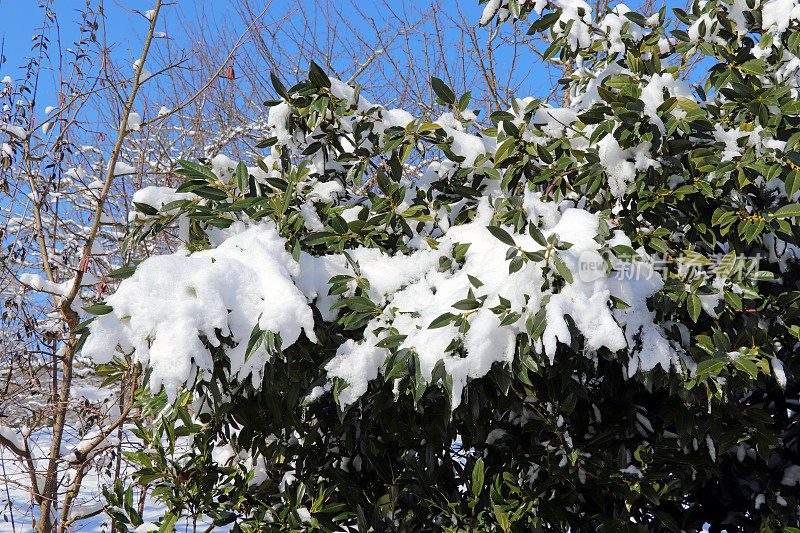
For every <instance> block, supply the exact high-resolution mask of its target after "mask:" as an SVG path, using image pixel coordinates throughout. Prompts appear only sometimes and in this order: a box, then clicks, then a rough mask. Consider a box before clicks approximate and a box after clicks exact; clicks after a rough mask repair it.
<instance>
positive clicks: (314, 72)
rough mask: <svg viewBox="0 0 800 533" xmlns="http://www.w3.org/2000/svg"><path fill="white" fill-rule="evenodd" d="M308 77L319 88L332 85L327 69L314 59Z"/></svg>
mask: <svg viewBox="0 0 800 533" xmlns="http://www.w3.org/2000/svg"><path fill="white" fill-rule="evenodd" d="M308 79H309V80H310V81H311V83H313V84H314V85H316V86H317V87H319V88H323V87H325V88H327V87H330V86H331V80H329V79H328V76H327V74H325V71H324V70H322V67H320V66H319V65H317V64H316V63H314V62H313V61H312V62H311V64H310V65H309V67H308Z"/></svg>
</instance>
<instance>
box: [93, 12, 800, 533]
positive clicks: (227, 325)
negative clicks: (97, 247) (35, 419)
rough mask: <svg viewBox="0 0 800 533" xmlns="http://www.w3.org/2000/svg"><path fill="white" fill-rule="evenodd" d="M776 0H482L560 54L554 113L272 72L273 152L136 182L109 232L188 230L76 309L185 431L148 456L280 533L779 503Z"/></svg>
mask: <svg viewBox="0 0 800 533" xmlns="http://www.w3.org/2000/svg"><path fill="white" fill-rule="evenodd" d="M784 4H786V2H784V1H783V0H770V1H769V2H766V3H764V4H763V5H762V4H760V3H759V2H758V0H752V1H750V2H749V3H745V2H742V1H740V0H733V1H732V2H726V1H723V0H717V1H710V2H695V3H694V4H693V5H692V6H691V10H690V11H689V12H684V11H682V10H680V9H675V10H673V12H674V18H668V16H667V11H666V9H664V8H662V9H661V10H659V11H658V12H655V13H651V14H648V16H644V15H642V14H639V13H637V12H633V11H630V10H629V9H628V8H626V7H625V6H624V5H619V6H616V7H613V8H612V9H609V10H607V12H605V13H601V14H600V16H595V14H593V13H592V11H591V8H590V6H589V5H588V4H587V3H585V2H583V1H582V0H557V1H556V0H553V1H551V2H544V1H537V2H517V1H516V0H503V1H498V0H491V1H490V2H488V3H487V5H486V8H485V11H484V14H483V17H482V19H481V22H482V23H483V24H489V23H494V22H493V21H498V22H496V23H500V22H502V21H503V20H505V19H507V18H509V17H512V18H515V19H520V20H522V19H526V18H528V19H532V23H531V24H532V26H531V30H532V32H542V33H544V34H545V35H546V36H547V37H548V39H549V40H550V42H551V43H552V44H551V46H549V47H548V48H547V50H545V51H544V52H543V55H544V58H545V60H550V59H553V58H557V59H554V60H558V61H560V62H562V63H564V64H567V65H573V66H574V69H573V70H572V72H571V74H570V75H569V77H568V79H567V80H566V89H567V93H568V95H569V101H570V105H569V106H567V107H553V106H552V105H550V104H547V103H545V102H542V101H539V100H536V99H532V98H525V99H514V100H513V101H511V102H510V103H509V104H510V105H509V107H508V109H501V110H494V111H493V112H491V113H489V116H488V117H487V119H486V120H483V121H479V120H478V117H479V116H480V114H479V112H478V111H477V110H473V109H470V107H469V102H470V95H469V93H467V94H465V95H456V94H454V93H453V91H452V90H451V89H450V88H449V87H447V86H446V85H445V84H444V83H443V82H442V81H441V80H438V79H436V78H434V79H433V80H432V81H431V83H432V88H433V90H434V91H435V93H436V95H437V100H438V104H439V106H440V107H441V109H440V111H441V113H440V114H439V115H438V116H426V117H415V116H412V115H410V114H409V113H407V112H406V111H403V110H398V109H387V108H385V107H383V106H381V105H379V104H374V103H372V102H369V101H368V100H367V99H366V98H365V97H364V96H362V95H361V94H360V93H361V91H360V88H358V87H351V86H348V85H346V84H344V83H342V82H340V81H338V80H336V79H332V78H329V77H328V76H327V75H326V74H325V73H324V72H322V70H321V69H320V68H319V67H318V66H316V65H315V64H313V63H312V65H311V69H310V71H309V74H308V79H307V80H303V81H301V82H299V83H298V84H296V85H295V86H293V87H291V88H286V87H285V86H284V85H283V84H282V82H281V81H280V80H278V79H277V78H274V79H273V83H274V86H275V91H276V94H277V96H278V97H279V100H275V101H273V102H268V105H269V107H270V110H269V119H268V124H269V125H270V127H271V132H272V136H271V137H270V138H268V139H266V140H265V141H264V142H263V143H262V147H263V148H265V149H266V150H267V151H268V153H267V155H266V156H265V157H264V158H263V159H261V160H259V161H257V162H256V164H255V165H253V166H250V167H248V166H247V165H246V164H245V163H236V162H234V161H231V160H230V159H228V158H224V157H217V158H215V159H214V160H213V161H209V162H205V163H207V164H200V163H193V162H188V161H186V162H182V165H183V169H182V170H181V171H180V173H181V174H182V175H183V176H185V178H186V181H184V182H183V183H182V184H181V185H180V187H178V189H177V191H169V190H164V189H145V190H144V191H140V192H139V193H137V197H135V198H134V200H135V202H136V205H137V209H138V211H137V213H135V214H133V215H132V216H131V221H132V223H133V224H134V226H133V229H134V231H133V232H132V234H131V236H130V237H129V239H130V240H131V241H132V242H134V243H135V242H138V241H139V240H140V239H142V238H145V237H146V236H147V235H148V234H150V233H152V232H155V231H158V230H160V229H162V228H164V227H166V226H167V225H169V224H173V223H175V224H178V225H179V227H180V230H181V235H182V238H183V239H184V241H185V243H184V246H183V247H182V248H181V249H179V250H178V251H177V252H175V253H174V254H171V255H164V256H156V257H152V258H150V259H147V260H145V261H143V262H142V263H141V264H139V266H138V267H137V269H136V271H135V272H134V273H133V274H132V275H131V276H130V277H129V278H128V279H126V280H125V281H123V282H122V283H121V285H120V286H119V288H118V290H117V291H116V293H115V294H114V295H112V296H110V297H109V298H108V299H107V300H106V302H105V304H103V305H99V306H95V307H94V308H93V311H94V312H96V313H97V314H99V315H100V316H98V317H96V318H95V319H94V321H93V322H92V323H91V324H90V325H89V331H90V334H89V335H88V338H87V339H86V342H85V344H84V346H83V353H84V354H85V355H88V356H91V357H92V358H93V359H94V360H95V361H96V362H98V363H108V364H119V362H120V361H123V360H125V359H126V358H127V359H128V360H130V361H133V362H138V363H141V364H143V365H144V366H145V367H146V368H147V369H148V377H149V385H150V389H151V392H152V393H153V394H156V393H158V392H159V390H160V389H161V388H162V387H163V389H164V393H163V394H165V395H166V399H167V400H168V402H169V404H171V405H173V407H172V408H169V409H167V410H166V411H164V412H163V413H162V418H161V419H160V420H161V425H160V426H159V427H158V428H157V429H156V430H154V431H156V433H157V434H158V435H160V434H161V433H159V432H164V431H166V432H167V433H168V434H170V435H172V434H174V433H175V432H176V431H180V432H181V433H182V434H191V435H193V436H194V448H193V450H192V452H191V453H190V454H188V455H187V456H184V457H181V458H178V459H170V458H169V457H168V456H167V455H166V454H163V453H160V451H163V448H161V446H162V444H159V443H160V439H159V438H156V437H153V438H151V439H150V442H152V447H153V448H152V449H151V450H148V453H143V454H142V455H141V456H140V457H139V460H140V461H141V462H142V465H143V470H142V472H141V473H140V479H142V480H143V481H145V482H148V483H149V482H156V481H157V482H158V483H160V485H159V488H160V490H161V491H162V494H164V495H167V496H165V497H166V498H167V500H168V502H169V503H170V505H171V506H172V507H171V508H172V512H173V513H177V512H181V511H182V510H183V509H185V508H186V507H185V506H184V505H185V504H184V503H181V502H183V501H186V499H187V498H189V499H190V500H191V498H194V500H191V501H193V502H195V503H193V504H192V505H194V507H193V510H195V511H197V510H199V511H200V512H203V513H206V514H209V515H210V516H211V517H212V518H214V519H216V520H218V522H219V523H224V522H226V521H234V520H235V521H237V523H238V524H240V527H257V526H258V525H260V526H263V525H264V524H265V523H269V524H272V525H274V526H275V528H276V530H290V529H291V528H296V529H295V530H298V529H303V528H307V529H313V528H316V527H319V528H322V529H325V530H337V529H338V530H341V528H345V527H348V526H354V525H356V524H358V527H359V529H360V530H367V529H368V528H369V527H370V526H371V527H374V528H375V530H383V529H385V528H386V527H390V528H394V529H397V530H400V531H420V530H428V529H440V528H444V529H447V528H452V530H453V531H456V530H458V531H465V530H467V529H470V528H475V529H474V530H481V531H485V530H498V531H499V530H502V531H511V530H514V531H517V530H519V531H528V530H530V528H533V527H537V526H541V527H550V528H555V529H558V530H566V529H567V528H568V527H571V528H573V529H574V530H583V529H584V528H587V527H591V528H592V529H596V528H597V527H600V526H601V525H603V526H605V527H611V528H612V529H614V527H620V528H624V527H628V526H629V525H630V523H631V522H635V523H639V524H649V525H650V527H654V528H656V529H669V530H674V531H678V530H691V529H696V528H699V527H700V526H702V524H703V523H705V522H708V523H712V524H715V525H726V524H727V525H730V524H737V523H738V524H740V525H744V526H745V527H746V528H751V527H767V528H769V527H773V526H775V527H777V525H779V524H788V523H790V522H791V521H792V520H795V521H796V520H797V516H798V507H797V503H798V500H797V494H796V491H797V488H796V486H797V482H796V479H797V477H796V476H794V475H790V474H791V472H794V470H793V469H796V468H797V466H795V465H794V461H795V460H796V458H797V457H799V456H798V455H797V452H798V450H797V436H796V435H795V433H794V431H795V415H794V412H793V411H787V407H788V408H789V409H791V408H793V406H794V404H795V403H796V400H794V399H793V398H794V397H795V396H796V393H797V385H796V383H795V380H794V374H795V372H796V370H795V369H796V366H797V362H796V360H797V358H796V357H795V355H794V354H795V351H796V346H797V341H798V336H800V324H799V323H798V319H797V317H798V314H800V303H798V302H800V292H798V291H797V282H798V266H797V265H798V263H797V261H798V252H799V251H800V250H798V241H800V232H799V231H798V226H797V225H796V222H797V217H800V204H798V203H797V202H798V200H800V192H798V191H799V190H800V167H798V166H797V165H800V151H796V147H797V144H798V142H800V127H798V125H799V124H800V105H798V103H797V98H798V96H799V95H798V89H797V85H798V83H797V81H798V79H800V78H798V69H800V59H799V58H800V32H798V31H797V30H796V28H797V23H798V20H800V7H798V6H796V5H795V3H794V2H793V0H788V4H787V5H784ZM784 8H786V9H784ZM789 8H791V9H789ZM784 10H785V11H786V13H783V11H784ZM779 11H780V12H781V14H780V15H779V14H778V12H779ZM787 21H788V22H787ZM700 59H702V60H703V61H698V60H700ZM695 63H696V64H697V66H696V67H695V69H698V68H700V67H704V66H706V65H711V67H710V68H709V69H708V71H707V72H706V73H705V74H704V75H701V74H699V73H697V70H695V74H694V75H693V76H689V78H688V79H689V80H693V81H696V82H697V83H695V84H694V85H690V84H689V82H687V81H686V79H685V77H684V76H682V73H683V71H684V70H685V69H686V68H687V67H688V66H689V65H691V64H695ZM115 361H116V363H114V362H115ZM155 398H156V399H154V400H153V402H156V403H155V404H154V405H161V404H159V403H158V402H159V401H161V402H163V396H162V397H158V396H156V397H155ZM159 398H160V399H159ZM791 402H794V403H791ZM189 403H191V406H192V407H191V409H189V408H188V407H187V406H188V405H189ZM190 415H191V416H190ZM191 417H193V418H191ZM179 421H182V422H179ZM176 424H177V426H178V427H177V428H176ZM140 431H141V432H142V433H143V435H144V433H145V430H144V429H143V428H142V429H141V430H140ZM171 438H174V437H171ZM159 450H160V451H159ZM151 452H152V453H151ZM237 465H238V466H237ZM186 472H190V473H189V474H186ZM176 480H177V481H176ZM223 496H224V497H223ZM198 502H199V503H198ZM168 520H169V518H165V521H168ZM589 525H590V526H589ZM260 526H259V527H260ZM270 527H272V526H270ZM470 530H472V529H470Z"/></svg>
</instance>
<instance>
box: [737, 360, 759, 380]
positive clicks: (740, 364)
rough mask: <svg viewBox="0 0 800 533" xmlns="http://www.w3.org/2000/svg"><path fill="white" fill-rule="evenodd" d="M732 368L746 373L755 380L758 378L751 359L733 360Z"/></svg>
mask: <svg viewBox="0 0 800 533" xmlns="http://www.w3.org/2000/svg"><path fill="white" fill-rule="evenodd" d="M733 366H735V367H736V368H738V369H739V370H743V371H744V372H747V373H748V374H749V375H750V377H751V378H753V379H756V378H757V377H758V367H757V366H756V364H755V363H754V362H753V361H752V360H751V359H747V358H745V357H739V358H737V359H734V360H733Z"/></svg>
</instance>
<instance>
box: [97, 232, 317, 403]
mask: <svg viewBox="0 0 800 533" xmlns="http://www.w3.org/2000/svg"><path fill="white" fill-rule="evenodd" d="M237 229H238V230H239V231H240V232H239V233H238V234H235V235H233V236H231V237H229V238H228V239H227V240H225V242H223V243H222V244H221V245H220V246H219V247H217V248H215V249H213V250H203V251H200V252H197V253H194V254H192V255H190V256H186V255H182V254H180V253H176V254H171V255H162V256H155V257H151V258H149V259H147V260H145V261H143V262H142V263H141V264H140V265H139V266H138V267H137V269H136V273H135V274H134V275H133V276H132V277H131V278H129V279H128V280H126V281H125V282H123V283H122V284H120V287H119V289H118V290H117V292H116V293H115V294H114V295H112V296H111V297H109V298H108V300H107V302H108V304H109V305H110V306H112V307H113V311H112V312H111V313H109V314H107V315H103V316H100V317H97V319H96V320H95V321H94V322H93V323H92V324H91V326H90V330H91V335H90V336H89V338H88V340H87V342H86V344H85V345H84V348H83V353H84V354H85V355H87V356H89V357H91V358H93V359H94V360H95V361H96V362H98V363H104V362H108V361H110V360H111V359H112V357H113V355H114V353H115V350H116V347H117V345H119V346H120V347H121V348H122V350H123V351H125V352H128V353H129V352H131V351H132V350H135V360H136V361H140V362H142V363H143V364H147V365H149V366H150V367H151V368H152V369H153V374H152V377H151V387H152V388H153V390H158V389H159V388H160V387H161V386H163V387H164V389H165V390H166V392H167V395H168V396H169V397H170V399H174V398H175V396H176V394H177V391H178V389H179V388H180V387H181V386H183V385H184V384H185V383H187V382H191V381H192V380H193V379H194V377H195V375H196V372H197V371H198V370H205V371H210V370H211V369H212V368H213V360H212V357H211V353H210V351H209V349H208V348H207V347H206V345H205V344H204V343H203V341H202V340H201V338H200V336H201V335H202V336H203V337H204V338H205V340H206V341H207V343H208V344H210V345H211V346H219V344H220V342H219V340H218V339H217V331H220V332H221V334H222V335H223V336H225V337H230V338H231V339H232V340H233V342H235V343H237V345H236V347H235V348H231V349H228V350H226V353H227V356H228V357H229V359H230V361H231V375H232V376H234V377H238V378H246V377H247V376H248V375H252V380H253V382H254V383H258V382H259V381H260V371H261V369H262V368H263V365H264V363H265V361H266V360H267V359H268V358H269V355H268V353H267V352H266V349H265V348H263V347H259V348H257V349H256V350H254V352H253V353H252V354H251V355H250V357H249V359H248V360H247V361H245V351H246V348H247V344H248V340H249V339H250V334H251V332H252V331H253V326H254V325H255V324H258V326H259V328H260V329H261V330H263V331H272V332H273V333H278V334H280V336H281V341H282V346H284V347H286V346H289V345H291V344H293V343H295V342H296V341H297V339H298V338H299V337H300V333H301V332H305V334H306V336H307V337H308V338H310V339H312V340H316V337H315V335H314V330H313V328H314V320H313V315H312V312H311V308H310V307H309V306H308V303H307V302H306V298H305V296H304V295H303V293H302V292H300V290H299V289H298V288H297V287H296V286H295V284H294V281H293V279H292V276H296V275H298V274H299V265H298V264H297V262H296V261H294V260H293V259H292V257H291V255H290V254H289V253H288V252H286V250H285V242H286V241H285V240H284V239H283V238H281V237H280V236H279V235H278V233H277V232H276V231H275V228H274V227H272V226H271V225H269V224H262V225H258V226H251V227H249V228H247V229H244V226H243V225H241V224H239V225H237Z"/></svg>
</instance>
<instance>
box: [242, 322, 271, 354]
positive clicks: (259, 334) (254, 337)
mask: <svg viewBox="0 0 800 533" xmlns="http://www.w3.org/2000/svg"><path fill="white" fill-rule="evenodd" d="M265 334H266V332H265V331H263V330H262V329H261V328H259V327H258V322H256V325H255V326H253V330H252V331H251V332H250V339H249V340H248V341H247V349H246V350H245V352H244V361H245V362H247V360H248V359H250V356H251V355H253V352H254V351H255V350H256V349H257V348H258V347H259V346H261V344H262V343H263V342H264V335H265Z"/></svg>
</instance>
